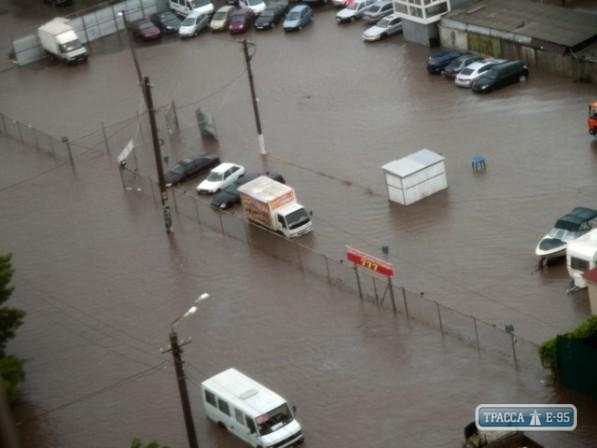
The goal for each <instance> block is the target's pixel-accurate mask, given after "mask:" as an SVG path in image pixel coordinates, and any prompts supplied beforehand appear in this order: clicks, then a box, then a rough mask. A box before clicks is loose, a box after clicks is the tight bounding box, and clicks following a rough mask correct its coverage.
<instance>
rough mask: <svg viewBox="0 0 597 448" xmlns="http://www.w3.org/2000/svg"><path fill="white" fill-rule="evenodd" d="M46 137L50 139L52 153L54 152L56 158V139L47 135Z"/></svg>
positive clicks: (53, 155)
mask: <svg viewBox="0 0 597 448" xmlns="http://www.w3.org/2000/svg"><path fill="white" fill-rule="evenodd" d="M46 137H48V140H50V151H52V157H54V158H56V152H55V151H54V137H49V136H48V135H47V134H46Z"/></svg>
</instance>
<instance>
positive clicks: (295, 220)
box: [286, 208, 311, 230]
mask: <svg viewBox="0 0 597 448" xmlns="http://www.w3.org/2000/svg"><path fill="white" fill-rule="evenodd" d="M310 220H311V218H309V215H307V212H306V211H305V209H304V208H301V209H299V210H295V211H293V212H292V213H290V214H288V215H286V222H287V223H288V228H289V229H290V230H292V229H296V228H297V227H300V226H302V225H303V224H305V223H307V222H309V221H310Z"/></svg>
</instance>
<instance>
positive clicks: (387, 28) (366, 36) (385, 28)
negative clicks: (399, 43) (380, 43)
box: [362, 14, 402, 42]
mask: <svg viewBox="0 0 597 448" xmlns="http://www.w3.org/2000/svg"><path fill="white" fill-rule="evenodd" d="M401 31H402V18H401V17H400V16H398V15H397V14H390V15H389V16H385V17H384V18H382V19H381V20H380V21H379V22H377V23H376V24H375V25H373V26H372V27H371V28H367V29H366V30H365V31H364V32H363V35H362V38H363V40H366V41H369V42H372V41H375V40H379V39H383V38H384V37H388V36H391V35H392V34H396V33H399V32H401Z"/></svg>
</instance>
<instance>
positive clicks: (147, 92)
mask: <svg viewBox="0 0 597 448" xmlns="http://www.w3.org/2000/svg"><path fill="white" fill-rule="evenodd" d="M143 93H144V95H143V96H144V97H145V101H146V103H147V114H148V115H149V125H150V127H151V140H152V142H153V154H154V156H155V164H156V168H157V171H158V184H159V186H160V200H161V202H162V211H163V213H164V224H165V226H166V231H167V232H170V231H171V230H172V215H171V213H170V206H169V205H168V192H167V191H166V182H165V181H164V167H163V166H162V153H161V150H160V139H159V136H158V128H157V126H156V123H155V110H154V109H153V98H152V96H151V85H150V84H149V77H147V76H145V77H144V78H143Z"/></svg>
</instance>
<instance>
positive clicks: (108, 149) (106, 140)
mask: <svg viewBox="0 0 597 448" xmlns="http://www.w3.org/2000/svg"><path fill="white" fill-rule="evenodd" d="M102 135H103V136H104V144H105V145H106V152H107V153H108V154H110V143H109V142H108V136H107V135H106V126H105V125H104V122H103V121H102Z"/></svg>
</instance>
